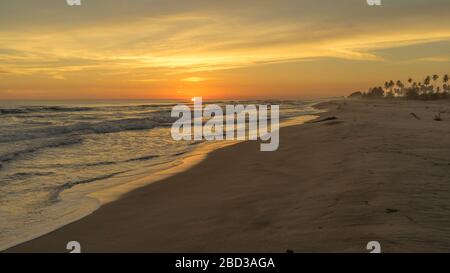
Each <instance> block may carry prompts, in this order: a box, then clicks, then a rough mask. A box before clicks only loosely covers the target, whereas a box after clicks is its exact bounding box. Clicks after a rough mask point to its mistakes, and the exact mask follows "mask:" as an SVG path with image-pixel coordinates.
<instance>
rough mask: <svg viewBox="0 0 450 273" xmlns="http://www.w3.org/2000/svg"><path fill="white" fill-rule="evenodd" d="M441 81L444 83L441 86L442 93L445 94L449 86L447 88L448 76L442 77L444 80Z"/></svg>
mask: <svg viewBox="0 0 450 273" xmlns="http://www.w3.org/2000/svg"><path fill="white" fill-rule="evenodd" d="M442 81H443V82H444V86H443V89H444V91H445V92H447V91H449V86H448V81H449V77H448V74H445V75H444V78H443V79H442Z"/></svg>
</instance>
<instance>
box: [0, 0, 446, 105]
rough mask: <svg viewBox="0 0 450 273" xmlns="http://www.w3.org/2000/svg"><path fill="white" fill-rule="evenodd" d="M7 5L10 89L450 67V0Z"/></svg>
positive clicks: (302, 79) (308, 90)
mask: <svg viewBox="0 0 450 273" xmlns="http://www.w3.org/2000/svg"><path fill="white" fill-rule="evenodd" d="M0 5H1V8H0V61H1V64H2V65H1V66H0V99H120V98H128V99H133V98H136V99H137V98H189V97H192V96H203V97H205V98H312V97H327V96H340V95H347V94H348V93H350V92H352V91H356V90H366V89H367V88H368V87H370V86H372V85H381V84H382V83H383V82H384V81H386V80H390V79H393V80H397V79H402V80H404V81H406V79H407V78H408V77H413V78H415V79H417V80H418V81H420V80H421V79H422V78H424V77H425V76H426V75H428V74H435V73H438V74H444V73H448V72H449V71H448V69H449V68H450V66H449V65H450V18H449V16H448V12H449V11H450V2H449V1H446V0H428V1H419V0H397V1H392V0H391V1H389V0H385V1H383V6H381V7H370V6H368V5H367V4H366V1H363V0H345V1H334V0H322V1H315V0H281V1H270V0H258V1H256V0H248V1H235V0H229V1H222V2H219V1H206V0H191V1H182V0H178V1H177V0H173V1H166V0H164V1H163V0H154V1H140V0H131V1H127V3H126V4H124V1H116V0H110V1H99V0H91V1H83V4H82V6H81V7H69V6H67V5H66V4H65V1H63V0H61V1H51V0H43V1H39V2H38V1H33V2H29V1H7V2H2V3H1V4H0ZM418 18H420V20H419V19H418Z"/></svg>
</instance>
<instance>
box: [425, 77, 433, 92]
mask: <svg viewBox="0 0 450 273" xmlns="http://www.w3.org/2000/svg"><path fill="white" fill-rule="evenodd" d="M430 82H431V77H430V76H427V77H426V78H425V80H423V84H424V86H425V92H426V93H428V86H429V85H430Z"/></svg>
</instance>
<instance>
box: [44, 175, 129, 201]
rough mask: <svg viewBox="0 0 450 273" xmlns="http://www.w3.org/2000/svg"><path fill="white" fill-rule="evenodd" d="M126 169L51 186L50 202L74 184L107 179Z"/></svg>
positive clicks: (57, 198)
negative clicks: (54, 186)
mask: <svg viewBox="0 0 450 273" xmlns="http://www.w3.org/2000/svg"><path fill="white" fill-rule="evenodd" d="M126 172H128V171H121V172H115V173H110V174H106V175H101V176H97V177H93V178H88V179H83V180H77V181H71V182H67V183H65V184H63V185H61V186H58V187H56V188H53V190H52V191H51V193H50V197H49V200H50V201H51V202H56V201H58V200H59V194H60V193H61V192H63V191H64V190H67V189H70V188H72V187H74V186H76V185H81V184H88V183H92V182H95V181H99V180H104V179H108V178H113V177H115V176H117V175H119V174H123V173H126Z"/></svg>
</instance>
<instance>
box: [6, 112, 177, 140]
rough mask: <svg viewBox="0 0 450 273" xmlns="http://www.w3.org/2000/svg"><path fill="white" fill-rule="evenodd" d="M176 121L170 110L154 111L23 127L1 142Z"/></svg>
mask: <svg viewBox="0 0 450 273" xmlns="http://www.w3.org/2000/svg"><path fill="white" fill-rule="evenodd" d="M173 121H175V119H174V118H172V117H170V114H169V112H166V111H162V112H154V113H151V115H150V117H148V118H127V119H117V120H108V121H101V122H91V123H90V122H79V123H75V124H71V125H56V126H46V127H39V128H31V129H22V130H20V131H15V132H12V133H9V134H8V133H6V134H3V135H1V136H0V143H4V142H11V141H19V140H30V139H36V138H46V137H52V136H57V135H66V134H72V135H84V134H105V133H116V132H122V131H132V130H146V129H152V128H155V127H163V126H168V125H170V124H171V122H173Z"/></svg>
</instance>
